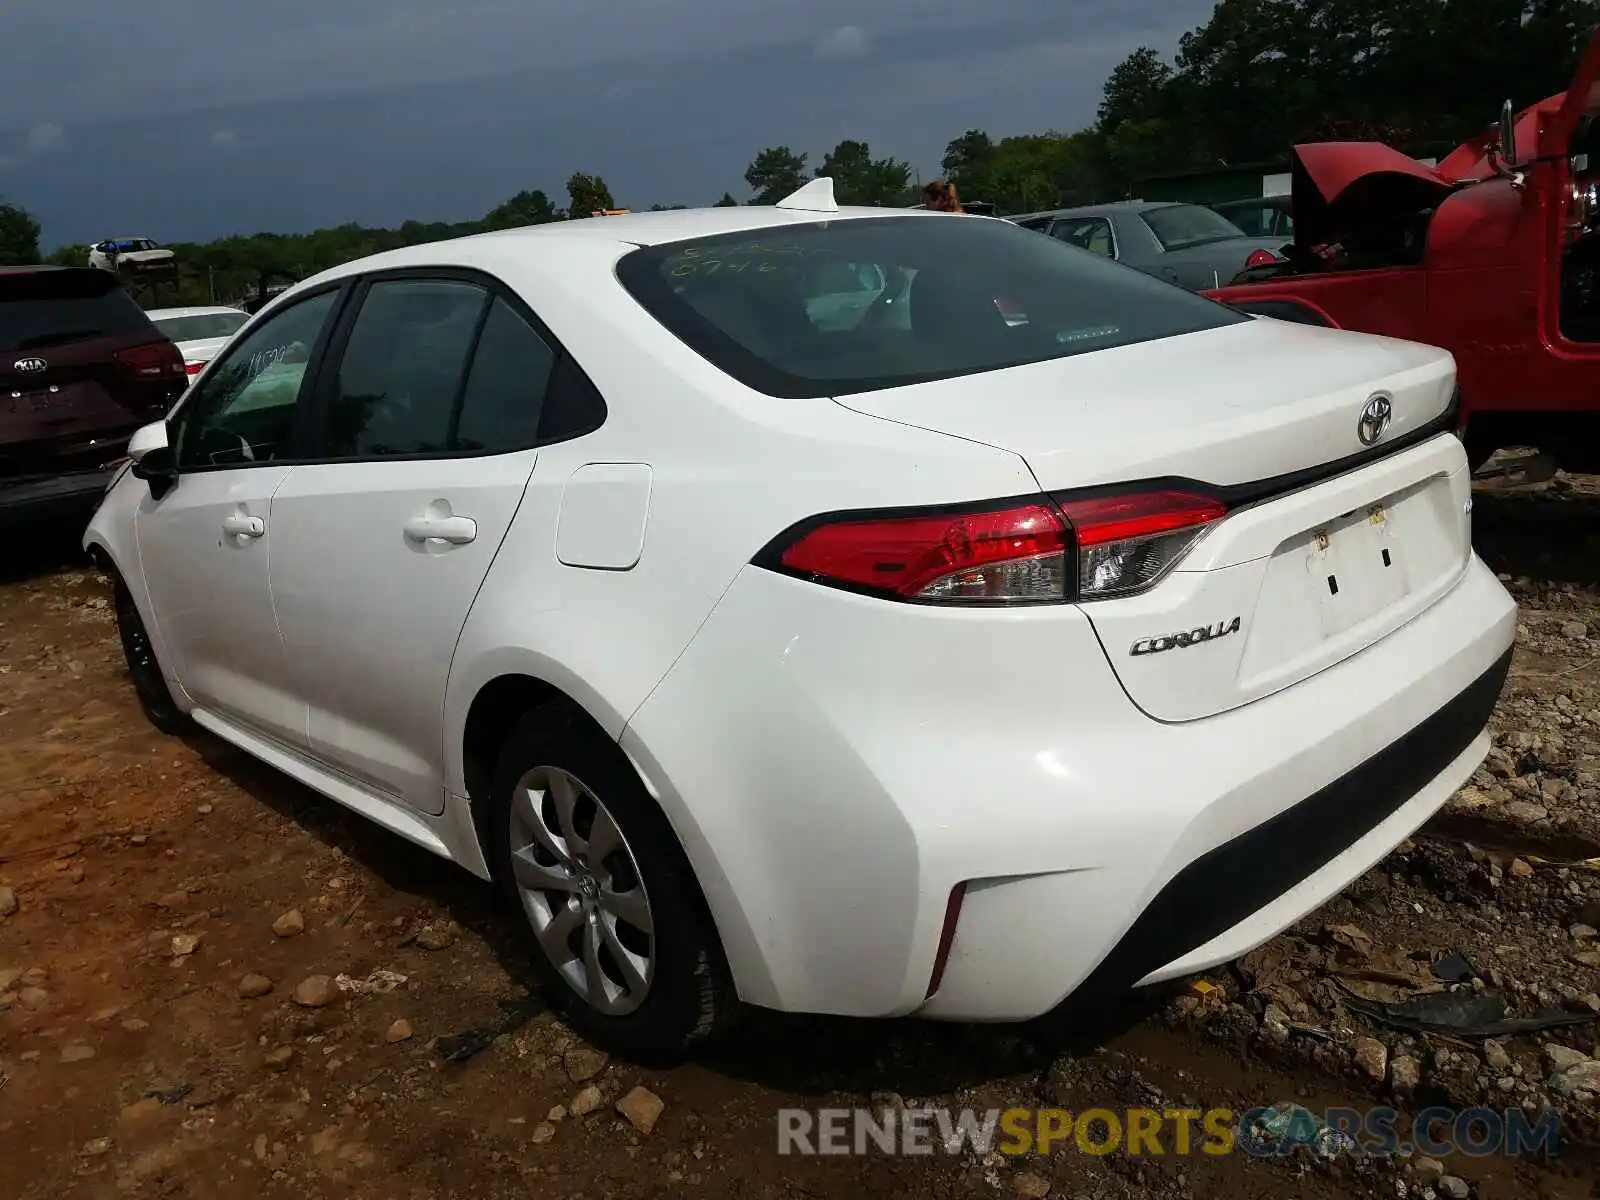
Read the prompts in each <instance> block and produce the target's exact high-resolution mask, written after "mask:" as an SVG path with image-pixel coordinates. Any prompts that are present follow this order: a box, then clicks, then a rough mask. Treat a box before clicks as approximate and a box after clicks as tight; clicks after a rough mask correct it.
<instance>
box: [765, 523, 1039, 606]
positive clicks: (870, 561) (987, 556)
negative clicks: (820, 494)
mask: <svg viewBox="0 0 1600 1200" xmlns="http://www.w3.org/2000/svg"><path fill="white" fill-rule="evenodd" d="M1068 546H1069V542H1068V537H1067V530H1066V526H1065V525H1063V524H1062V521H1061V517H1060V516H1059V515H1058V514H1057V513H1056V511H1055V509H1054V508H1053V507H1052V506H1050V505H1049V504H1047V503H1044V502H1040V503H1037V504H1023V505H1019V506H1017V507H1015V508H1005V509H998V510H994V511H990V512H974V513H939V514H928V515H919V516H910V517H884V518H877V519H862V520H853V519H849V518H845V519H843V520H839V521H832V522H829V523H827V524H825V525H819V526H817V527H816V528H814V529H811V530H810V531H809V532H806V533H803V534H801V535H800V537H798V538H797V539H795V540H794V541H793V542H791V543H790V544H789V545H788V546H787V547H786V548H785V549H784V550H783V551H782V553H781V554H780V555H779V556H778V565H780V566H782V567H783V568H784V569H786V570H788V571H790V572H791V573H794V574H799V575H808V576H811V577H813V578H816V579H819V580H822V581H825V582H829V583H835V584H844V585H846V586H854V587H858V588H864V589H868V590H871V591H876V592H886V593H891V594H893V595H895V596H899V597H902V598H904V599H907V600H931V601H944V602H947V603H962V602H973V601H976V602H980V603H982V602H988V603H996V602H999V603H1029V602H1038V601H1047V600H1063V599H1065V598H1066V575H1067V563H1066V551H1067V549H1068Z"/></svg>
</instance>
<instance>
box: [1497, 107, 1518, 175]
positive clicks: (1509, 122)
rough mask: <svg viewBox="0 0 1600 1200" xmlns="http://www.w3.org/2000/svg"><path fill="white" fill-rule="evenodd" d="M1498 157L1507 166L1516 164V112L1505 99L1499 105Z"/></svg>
mask: <svg viewBox="0 0 1600 1200" xmlns="http://www.w3.org/2000/svg"><path fill="white" fill-rule="evenodd" d="M1498 149H1499V153H1500V159H1501V161H1502V162H1504V163H1505V164H1506V166H1508V167H1513V166H1516V164H1517V114H1516V110H1515V109H1513V108H1512V107H1511V101H1510V100H1507V101H1506V102H1505V103H1504V104H1502V105H1501V106H1500V145H1499V147H1498Z"/></svg>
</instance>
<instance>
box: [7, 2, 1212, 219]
mask: <svg viewBox="0 0 1600 1200" xmlns="http://www.w3.org/2000/svg"><path fill="white" fill-rule="evenodd" d="M1211 7H1212V0H1071V2H1069V3H1060V2H1057V3H1049V2H1047V0H985V2H984V3H981V4H974V3H972V2H971V0H961V2H956V0H876V3H875V4H873V5H861V4H846V3H844V2H843V0H805V2H803V3H801V2H796V0H767V2H766V3H765V4H764V5H763V6H761V7H759V8H758V7H756V6H754V5H751V4H748V3H745V2H742V0H693V2H690V0H611V2H610V3H600V4H596V3H592V2H590V0H435V3H433V4H431V5H430V4H426V3H423V2H422V0H328V2H326V3H323V2H320V0H273V2H271V3H260V2H253V3H252V2H247V3H242V4H229V3H223V2H221V0H139V3H137V4H118V5H111V4H108V3H107V2H106V0H10V2H9V3H6V2H3V0H0V197H3V198H4V199H6V200H8V201H10V202H12V203H17V204H21V205H23V206H24V207H26V208H28V209H30V210H32V211H33V212H34V213H35V214H36V215H37V216H38V217H39V218H40V220H41V221H42V222H43V224H44V238H43V241H44V243H45V245H46V247H47V248H48V247H52V246H55V245H59V244H62V243H66V242H78V241H89V240H93V239H96V238H100V237H110V236H150V237H155V238H158V239H162V240H171V241H178V240H202V239H207V238H212V237H217V236H220V235H223V234H228V233H253V232H256V231H258V230H262V229H270V230H276V231H280V232H290V231H298V230H304V229H311V228H315V227H317V226H321V225H332V224H338V223H341V222H344V221H358V222H361V223H363V224H368V225H374V224H395V223H398V222H399V221H402V220H404V219H406V218H409V217H414V218H417V219H422V220H466V219H472V218H476V217H478V216H481V215H482V214H483V213H484V212H486V211H487V210H488V209H489V208H491V207H493V206H494V205H495V204H497V203H499V202H500V201H501V200H503V199H505V198H506V197H507V196H509V195H511V194H512V193H514V192H517V191H519V190H521V189H522V188H527V187H537V188H543V189H544V190H545V191H546V192H548V193H549V194H550V195H551V196H552V197H553V198H555V199H556V200H557V202H558V203H564V201H565V190H564V184H565V181H566V178H567V176H568V175H570V174H571V173H572V172H573V171H576V170H582V171H590V172H594V173H598V174H600V175H602V176H604V177H605V179H606V181H607V183H608V184H609V185H610V186H611V190H612V192H613V194H614V195H615V196H616V198H617V201H618V202H619V203H621V204H625V205H633V206H636V207H640V208H644V207H648V206H649V205H650V204H652V203H668V204H671V203H681V204H702V203H710V202H712V201H714V200H716V199H717V198H718V197H719V196H720V195H721V194H722V192H723V190H724V189H727V190H729V191H732V192H733V194H734V195H735V196H737V197H739V198H740V199H744V198H746V197H747V195H748V188H747V187H746V186H745V184H744V180H743V178H742V176H743V173H744V168H745V166H746V164H747V163H748V162H749V161H750V158H751V157H752V156H753V155H754V154H755V152H756V151H757V150H759V149H761V148H762V147H763V146H768V145H774V144H780V143H784V144H788V145H791V146H793V147H795V148H796V149H799V150H804V151H807V152H809V153H810V154H811V156H812V161H813V162H817V161H819V160H820V158H821V155H822V153H823V152H824V151H825V150H827V149H828V148H829V147H831V146H832V145H833V144H834V143H836V142H838V141H839V140H840V139H842V138H847V137H854V138H863V139H865V140H867V141H868V142H870V143H871V145H872V147H873V150H874V151H875V152H876V153H879V154H885V153H892V154H895V155H897V156H900V157H903V158H907V159H909V160H911V162H912V163H913V164H914V165H916V166H917V167H918V168H919V169H920V170H921V171H922V172H923V173H924V175H927V174H931V173H936V172H937V170H938V163H939V158H940V155H941V152H942V150H943V147H944V144H945V143H946V142H947V141H949V140H950V139H951V138H952V137H954V136H956V135H958V134H959V133H961V132H962V131H963V130H965V129H969V128H974V127H976V128H982V129H987V130H989V131H990V132H991V133H992V134H994V135H996V136H1000V135H1003V134H1006V133H1024V132H1035V131H1039V130H1043V129H1046V128H1052V127H1054V128H1060V129H1074V128H1077V127H1079V126H1081V125H1083V124H1084V123H1086V122H1087V121H1088V120H1090V119H1091V118H1092V116H1093V114H1094V108H1095V105H1096V103H1097V102H1098V99H1099V94H1100V87H1101V84H1102V82H1103V81H1104V79H1105V76H1106V73H1107V71H1109V70H1110V68H1111V67H1112V66H1113V65H1115V63H1116V62H1117V61H1118V60H1119V59H1121V58H1122V57H1123V56H1124V55H1125V54H1126V53H1128V51H1130V50H1132V49H1133V48H1134V47H1135V46H1137V45H1139V44H1141V43H1148V44H1151V45H1155V46H1158V47H1160V48H1161V49H1163V50H1164V51H1167V50H1171V49H1172V48H1174V47H1175V46H1176V43H1177V40H1178V38H1179V36H1180V35H1181V34H1182V33H1183V32H1184V30H1186V29H1190V28H1192V27H1194V26H1195V25H1197V24H1198V23H1200V22H1201V21H1203V20H1205V19H1206V17H1207V16H1208V15H1209V12H1210V9H1211ZM869 14H870V15H869Z"/></svg>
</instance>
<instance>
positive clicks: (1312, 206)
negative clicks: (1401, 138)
mask: <svg viewBox="0 0 1600 1200" xmlns="http://www.w3.org/2000/svg"><path fill="white" fill-rule="evenodd" d="M1291 178H1292V180H1293V182H1292V190H1293V196H1292V200H1291V204H1292V205H1293V210H1294V235H1295V241H1296V243H1297V244H1298V245H1299V246H1301V247H1302V248H1304V249H1309V248H1310V247H1313V246H1317V245H1320V244H1321V243H1323V242H1326V241H1328V240H1329V239H1330V238H1333V237H1336V236H1338V235H1339V234H1341V233H1342V232H1344V231H1345V230H1346V229H1347V228H1349V227H1350V225H1351V223H1352V220H1360V221H1363V222H1372V223H1377V224H1388V223H1391V222H1395V221H1403V220H1408V219H1409V218H1411V217H1412V216H1414V215H1415V214H1417V213H1418V212H1421V211H1422V210H1423V209H1427V208H1436V207H1438V205H1439V204H1441V203H1443V201H1444V199H1445V197H1446V196H1448V195H1449V194H1450V193H1451V192H1452V191H1453V190H1454V189H1455V186H1456V185H1455V184H1454V183H1452V182H1451V181H1450V180H1449V179H1448V178H1447V177H1445V176H1444V175H1442V174H1441V173H1440V172H1439V171H1437V170H1435V169H1434V168H1433V167H1430V166H1427V165H1426V164H1424V163H1420V162H1418V161H1417V160H1416V159H1414V158H1411V157H1409V156H1407V155H1405V154H1402V153H1400V151H1398V150H1396V149H1394V148H1393V147H1391V146H1385V145H1384V144H1383V143H1382V142H1309V143H1306V144H1304V145H1299V146H1296V147H1295V148H1294V166H1293V174H1292V177H1291ZM1352 214H1358V215H1357V216H1355V217H1353V216H1352Z"/></svg>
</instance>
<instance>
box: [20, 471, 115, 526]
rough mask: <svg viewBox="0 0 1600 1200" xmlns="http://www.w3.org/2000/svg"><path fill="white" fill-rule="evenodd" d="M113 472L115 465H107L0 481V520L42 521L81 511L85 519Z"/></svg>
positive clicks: (76, 513) (98, 500)
mask: <svg viewBox="0 0 1600 1200" xmlns="http://www.w3.org/2000/svg"><path fill="white" fill-rule="evenodd" d="M116 473H117V468H115V467H109V468H106V469H104V470H95V471H75V472H72V473H71V474H67V475H53V476H50V477H49V478H45V479H30V480H28V481H27V482H26V483H13V484H7V483H5V482H4V481H0V519H3V520H5V521H7V522H13V521H21V520H30V521H32V520H41V521H42V520H50V519H53V518H56V517H62V516H77V515H80V514H81V515H82V516H83V517H84V519H85V520H87V519H88V517H89V514H91V513H93V512H94V510H95V508H96V507H97V506H98V505H99V503H100V500H101V498H102V497H104V495H105V493H106V487H107V485H108V484H110V482H111V478H112V476H114V475H115V474H116Z"/></svg>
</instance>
